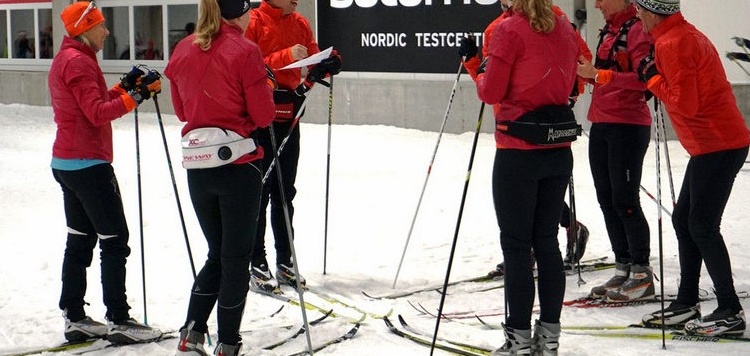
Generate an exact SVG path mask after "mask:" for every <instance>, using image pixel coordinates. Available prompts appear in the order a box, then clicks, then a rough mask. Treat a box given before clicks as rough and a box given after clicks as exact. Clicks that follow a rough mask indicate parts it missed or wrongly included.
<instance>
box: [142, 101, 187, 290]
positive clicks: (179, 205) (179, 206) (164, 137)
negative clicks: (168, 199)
mask: <svg viewBox="0 0 750 356" xmlns="http://www.w3.org/2000/svg"><path fill="white" fill-rule="evenodd" d="M153 99H154V106H155V107H156V118H157V120H158V122H159V130H160V131H161V139H162V142H163V143H164V154H165V155H166V156H167V167H169V176H170V178H171V179H172V189H173V190H174V198H175V201H176V202H177V212H178V213H179V215H180V224H181V225H182V234H183V235H184V236H185V246H186V247H187V253H188V258H189V259H190V269H191V270H192V271H193V278H194V279H195V277H196V276H197V273H196V272H195V264H194V263H193V252H192V250H191V249H190V240H189V239H188V233H187V228H186V227H185V217H184V215H183V214H182V203H180V194H179V192H178V191H177V182H176V180H175V178H174V169H173V168H172V159H171V158H170V156H169V147H168V146H167V135H166V134H165V133H164V123H163V122H162V119H161V111H160V110H159V99H158V98H157V97H156V94H154V98H153Z"/></svg>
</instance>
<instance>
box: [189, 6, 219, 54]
mask: <svg viewBox="0 0 750 356" xmlns="http://www.w3.org/2000/svg"><path fill="white" fill-rule="evenodd" d="M199 10H200V11H199V14H198V24H197V25H196V27H195V41H193V43H195V44H197V45H198V46H200V48H201V49H202V50H204V51H208V50H209V49H210V48H211V41H212V40H213V38H214V36H216V34H217V33H219V28H220V27H221V10H220V9H219V3H218V2H217V1H216V0H201V3H200V9H199Z"/></svg>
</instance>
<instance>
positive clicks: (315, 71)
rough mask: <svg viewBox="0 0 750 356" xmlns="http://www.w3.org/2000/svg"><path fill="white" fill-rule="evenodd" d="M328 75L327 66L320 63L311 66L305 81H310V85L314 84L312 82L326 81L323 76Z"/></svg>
mask: <svg viewBox="0 0 750 356" xmlns="http://www.w3.org/2000/svg"><path fill="white" fill-rule="evenodd" d="M325 76H326V70H325V68H324V67H323V66H322V65H321V64H320V63H318V64H316V65H315V66H314V67H312V68H310V69H309V70H308V71H307V77H305V81H306V82H308V83H309V85H308V86H309V87H311V86H312V83H321V82H322V83H325V84H328V83H326V82H324V81H323V78H325Z"/></svg>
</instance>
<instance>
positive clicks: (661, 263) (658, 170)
mask: <svg viewBox="0 0 750 356" xmlns="http://www.w3.org/2000/svg"><path fill="white" fill-rule="evenodd" d="M654 103H656V100H654ZM654 105H656V104H654ZM654 152H655V153H656V203H657V204H658V205H659V206H662V205H661V160H660V158H661V155H660V153H659V128H658V123H656V122H654ZM657 229H658V236H659V275H661V276H662V278H663V276H664V247H663V244H662V218H661V210H659V209H657ZM659 287H660V293H661V295H664V283H659ZM664 299H665V298H661V347H662V349H666V348H667V344H666V329H665V326H664Z"/></svg>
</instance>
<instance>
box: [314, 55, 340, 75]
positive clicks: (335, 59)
mask: <svg viewBox="0 0 750 356" xmlns="http://www.w3.org/2000/svg"><path fill="white" fill-rule="evenodd" d="M319 65H320V66H321V67H323V70H325V72H326V73H327V74H329V75H336V74H339V73H340V72H341V67H342V62H341V54H340V53H339V52H338V51H337V50H335V49H334V50H333V52H331V56H330V57H328V58H326V59H324V60H322V61H320V63H319Z"/></svg>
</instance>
